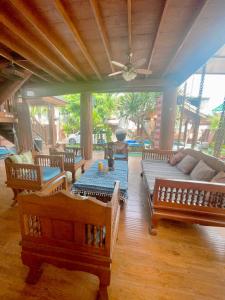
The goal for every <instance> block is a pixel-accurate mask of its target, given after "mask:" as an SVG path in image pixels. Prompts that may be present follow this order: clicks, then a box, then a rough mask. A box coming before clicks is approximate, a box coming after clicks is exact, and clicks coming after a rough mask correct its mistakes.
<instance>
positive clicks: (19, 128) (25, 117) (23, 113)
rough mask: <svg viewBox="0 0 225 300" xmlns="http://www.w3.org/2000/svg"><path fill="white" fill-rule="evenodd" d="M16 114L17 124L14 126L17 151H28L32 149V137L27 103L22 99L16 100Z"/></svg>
mask: <svg viewBox="0 0 225 300" xmlns="http://www.w3.org/2000/svg"><path fill="white" fill-rule="evenodd" d="M15 109H16V113H17V118H18V123H17V125H16V132H17V138H18V147H19V149H18V150H19V151H20V152H21V151H29V150H32V149H33V137H32V128H31V120H30V111H29V106H28V104H27V101H26V100H25V99H23V98H17V101H16V106H15Z"/></svg>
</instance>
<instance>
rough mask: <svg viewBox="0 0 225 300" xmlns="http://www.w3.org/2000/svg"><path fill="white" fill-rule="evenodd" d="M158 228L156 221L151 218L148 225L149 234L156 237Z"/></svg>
mask: <svg viewBox="0 0 225 300" xmlns="http://www.w3.org/2000/svg"><path fill="white" fill-rule="evenodd" d="M157 227H158V220H156V219H154V218H152V220H151V223H150V225H149V233H150V234H151V235H157V230H156V228H157Z"/></svg>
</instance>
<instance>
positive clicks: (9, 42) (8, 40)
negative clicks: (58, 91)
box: [0, 31, 63, 82]
mask: <svg viewBox="0 0 225 300" xmlns="http://www.w3.org/2000/svg"><path fill="white" fill-rule="evenodd" d="M0 40H1V43H2V44H3V45H5V46H6V47H7V48H9V49H11V50H13V51H15V52H17V53H18V54H20V55H21V56H23V57H25V58H26V59H28V60H29V61H30V62H32V64H34V65H35V66H36V67H38V68H40V69H42V70H44V71H45V72H46V73H48V74H49V75H50V76H51V77H53V78H54V79H55V80H57V81H60V82H63V80H62V79H61V78H60V77H59V76H58V75H57V74H56V73H55V72H53V71H52V70H51V68H50V67H49V66H48V65H47V64H46V63H45V62H43V61H42V60H41V59H40V58H39V57H38V56H37V55H36V54H35V53H33V52H31V51H30V49H29V47H26V45H25V44H24V43H22V44H21V42H20V41H19V40H18V39H15V38H14V37H13V36H10V35H8V34H7V35H6V34H5V33H4V32H3V31H1V32H0Z"/></svg>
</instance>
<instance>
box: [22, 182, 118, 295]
mask: <svg viewBox="0 0 225 300" xmlns="http://www.w3.org/2000/svg"><path fill="white" fill-rule="evenodd" d="M119 193H120V189H119V182H116V184H115V188H114V193H113V195H112V198H111V201H110V202H108V203H103V202H101V201H99V200H97V199H95V198H91V197H88V198H86V199H85V200H84V199H83V198H81V197H80V196H75V195H73V194H71V193H68V192H65V191H61V192H58V193H56V194H53V195H48V194H46V193H32V194H20V195H19V196H18V199H19V200H18V202H19V212H20V224H21V233H22V261H23V263H24V264H25V265H27V266H28V267H29V268H30V270H29V273H28V276H27V278H26V282H27V283H30V284H34V283H36V282H37V280H38V279H39V277H40V275H41V266H42V264H43V263H49V264H53V265H55V266H57V267H63V268H66V269H69V270H79V271H84V272H88V273H92V274H94V275H96V276H98V277H99V280H100V286H99V299H102V300H106V299H108V294H107V286H108V285H109V284H110V276H111V263H112V252H113V248H114V245H115V242H116V239H117V232H118V225H119V215H120V206H119Z"/></svg>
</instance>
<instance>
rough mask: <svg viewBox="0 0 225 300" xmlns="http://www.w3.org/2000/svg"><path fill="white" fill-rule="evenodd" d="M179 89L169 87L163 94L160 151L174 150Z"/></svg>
mask: <svg viewBox="0 0 225 300" xmlns="http://www.w3.org/2000/svg"><path fill="white" fill-rule="evenodd" d="M176 104H177V88H176V87H167V88H166V89H165V90H164V93H163V102H162V112H161V123H160V143H159V147H160V149H166V150H171V149H172V148H173V136H174V126H175V119H176Z"/></svg>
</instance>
